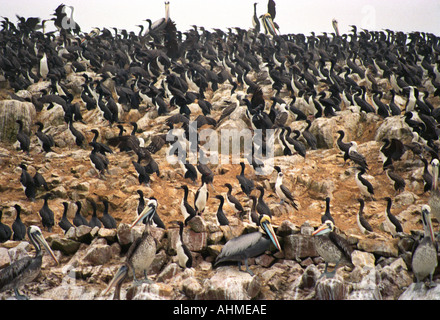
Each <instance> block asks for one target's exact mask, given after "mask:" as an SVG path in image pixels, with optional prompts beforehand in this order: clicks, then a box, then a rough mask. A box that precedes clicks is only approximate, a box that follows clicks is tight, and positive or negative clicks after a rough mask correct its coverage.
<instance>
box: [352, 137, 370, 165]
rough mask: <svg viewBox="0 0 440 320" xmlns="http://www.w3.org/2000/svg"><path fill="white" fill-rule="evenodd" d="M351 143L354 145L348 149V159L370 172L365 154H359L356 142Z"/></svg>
mask: <svg viewBox="0 0 440 320" xmlns="http://www.w3.org/2000/svg"><path fill="white" fill-rule="evenodd" d="M351 143H352V145H351V147H350V148H349V149H348V153H347V157H348V159H350V160H351V161H353V162H354V163H355V164H357V165H358V166H360V167H362V168H363V169H365V170H368V164H367V160H366V159H365V156H364V155H363V154H361V153H359V152H358V150H357V146H358V145H357V143H356V142H355V141H352V142H351Z"/></svg>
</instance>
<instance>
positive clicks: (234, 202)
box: [225, 183, 244, 220]
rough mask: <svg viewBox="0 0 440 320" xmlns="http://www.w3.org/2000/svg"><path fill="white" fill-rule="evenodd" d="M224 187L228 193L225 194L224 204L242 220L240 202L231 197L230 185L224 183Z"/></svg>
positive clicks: (242, 211)
mask: <svg viewBox="0 0 440 320" xmlns="http://www.w3.org/2000/svg"><path fill="white" fill-rule="evenodd" d="M225 187H226V188H228V192H227V193H226V197H225V198H226V202H227V203H228V205H229V206H230V207H231V208H232V210H234V212H235V213H236V214H238V216H239V217H240V219H241V220H243V215H244V209H243V206H242V205H241V203H240V201H238V199H237V198H236V197H234V196H233V195H232V185H231V184H230V183H226V184H225Z"/></svg>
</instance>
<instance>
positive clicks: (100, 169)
mask: <svg viewBox="0 0 440 320" xmlns="http://www.w3.org/2000/svg"><path fill="white" fill-rule="evenodd" d="M89 145H90V146H92V147H93V149H92V151H91V152H90V155H89V159H90V163H91V165H92V167H93V168H94V169H95V171H96V172H97V173H98V176H99V177H100V178H101V177H103V176H104V174H105V173H106V172H107V173H108V165H109V160H108V159H107V157H106V156H105V155H103V154H102V153H100V152H99V149H100V147H99V145H98V144H97V143H96V142H90V143H89Z"/></svg>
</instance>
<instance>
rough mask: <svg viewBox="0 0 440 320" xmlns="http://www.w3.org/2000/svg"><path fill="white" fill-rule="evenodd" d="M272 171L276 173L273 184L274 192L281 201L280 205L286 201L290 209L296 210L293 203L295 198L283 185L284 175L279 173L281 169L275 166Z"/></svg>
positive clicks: (296, 207)
mask: <svg viewBox="0 0 440 320" xmlns="http://www.w3.org/2000/svg"><path fill="white" fill-rule="evenodd" d="M274 169H275V170H276V171H277V172H278V176H277V181H276V183H275V192H276V194H277V196H278V197H279V198H280V200H281V202H280V204H282V203H284V202H285V201H286V202H287V201H288V202H289V203H290V204H291V205H292V207H294V208H295V209H296V210H298V206H297V205H296V203H295V198H294V197H293V195H292V193H291V192H290V190H289V189H287V187H286V186H285V185H284V184H283V176H284V174H283V173H282V172H281V168H280V167H279V166H275V167H274Z"/></svg>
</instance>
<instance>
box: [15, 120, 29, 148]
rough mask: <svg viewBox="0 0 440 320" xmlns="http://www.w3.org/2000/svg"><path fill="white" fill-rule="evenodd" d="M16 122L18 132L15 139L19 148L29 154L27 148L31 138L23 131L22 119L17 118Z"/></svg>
mask: <svg viewBox="0 0 440 320" xmlns="http://www.w3.org/2000/svg"><path fill="white" fill-rule="evenodd" d="M16 122H17V123H18V133H17V140H18V142H19V143H20V149H21V150H22V151H24V152H26V154H29V148H30V145H31V138H29V136H28V135H27V134H26V133H25V132H24V129H23V120H20V119H19V120H17V121H16Z"/></svg>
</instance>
